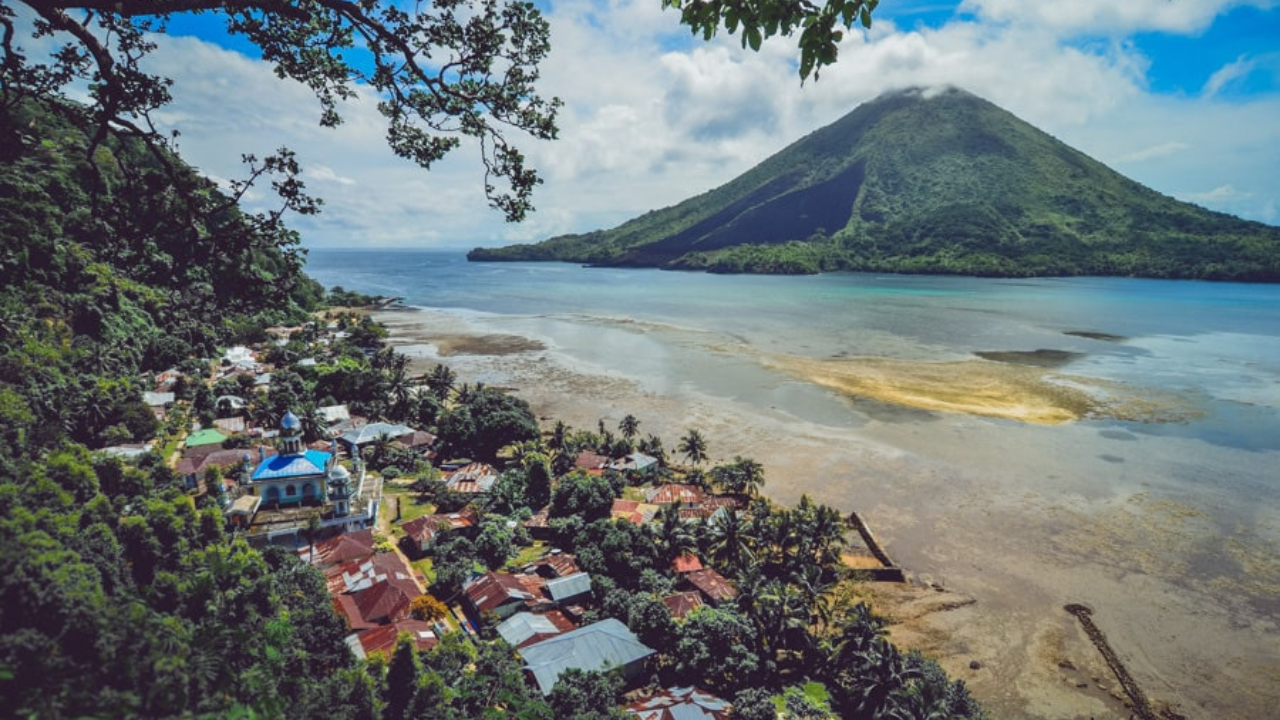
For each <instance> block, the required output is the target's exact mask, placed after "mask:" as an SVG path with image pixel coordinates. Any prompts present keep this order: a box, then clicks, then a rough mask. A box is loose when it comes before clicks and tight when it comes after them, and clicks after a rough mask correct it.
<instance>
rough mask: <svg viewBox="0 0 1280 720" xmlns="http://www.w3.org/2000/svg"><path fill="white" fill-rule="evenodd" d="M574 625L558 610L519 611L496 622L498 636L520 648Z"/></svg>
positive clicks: (571, 628) (567, 629) (564, 630)
mask: <svg viewBox="0 0 1280 720" xmlns="http://www.w3.org/2000/svg"><path fill="white" fill-rule="evenodd" d="M575 627H577V626H576V625H574V624H573V621H572V620H570V619H569V618H567V617H565V615H564V613H562V612H560V611H559V610H547V611H546V612H538V613H528V612H521V613H516V614H515V615H512V616H511V617H509V618H507V619H506V620H503V621H502V622H501V623H498V626H497V628H495V629H496V630H497V631H498V636H499V637H501V638H502V639H503V640H506V641H507V644H508V645H510V646H511V647H513V648H516V649H520V648H522V647H525V646H526V645H533V644H534V643H539V642H542V641H543V640H546V639H548V638H552V637H555V636H556V635H561V634H563V633H567V632H570V631H572V630H573V629H574V628H575Z"/></svg>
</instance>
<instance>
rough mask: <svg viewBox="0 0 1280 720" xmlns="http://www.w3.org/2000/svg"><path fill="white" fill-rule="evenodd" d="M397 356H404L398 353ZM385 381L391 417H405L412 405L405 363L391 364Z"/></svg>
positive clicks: (394, 418) (407, 415)
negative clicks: (389, 400) (389, 399)
mask: <svg viewBox="0 0 1280 720" xmlns="http://www.w3.org/2000/svg"><path fill="white" fill-rule="evenodd" d="M398 357H404V356H403V355H400V356H398ZM386 382H387V395H388V396H389V397H390V398H391V409H390V415H391V419H392V420H396V421H402V420H405V419H407V418H408V417H409V413H410V411H411V409H412V407H413V405H412V401H413V393H412V387H411V386H410V384H409V375H408V373H407V372H406V370H405V365H404V364H403V363H396V364H394V365H392V366H391V367H390V368H389V369H388V370H387V375H386Z"/></svg>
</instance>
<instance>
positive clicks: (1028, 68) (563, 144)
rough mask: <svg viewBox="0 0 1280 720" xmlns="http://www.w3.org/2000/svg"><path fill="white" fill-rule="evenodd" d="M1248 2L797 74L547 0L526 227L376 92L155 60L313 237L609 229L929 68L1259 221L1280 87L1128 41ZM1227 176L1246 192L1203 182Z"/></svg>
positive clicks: (186, 59) (781, 63) (1084, 12)
mask: <svg viewBox="0 0 1280 720" xmlns="http://www.w3.org/2000/svg"><path fill="white" fill-rule="evenodd" d="M1239 4H1242V3H1238V2H1229V1H1227V0H1211V1H1210V2H1203V3H1189V2H1184V1H1183V0H1174V1H1173V2H1167V1H1166V0H1130V2H1125V3H1118V2H1114V0H1112V1H1111V2H1095V1H1094V0H1075V1H1073V2H1069V3H1068V2H1061V1H1060V0H1055V1H1054V2H1047V1H1032V0H1018V1H1016V2H1015V1H1014V0H968V1H967V2H966V3H965V4H964V9H965V10H966V11H967V14H965V13H961V14H959V15H957V16H956V17H955V18H953V19H952V20H951V21H950V22H948V23H947V24H945V25H943V26H942V27H940V28H932V29H931V28H927V27H923V26H922V27H917V28H914V29H903V28H899V27H896V26H895V25H894V24H893V23H892V22H890V21H887V20H878V21H877V22H876V23H875V25H874V26H873V28H872V30H871V31H869V32H868V33H866V34H863V33H860V32H855V33H851V34H850V35H849V37H847V38H846V39H845V41H844V42H843V43H842V44H841V48H840V62H839V63H837V64H836V65H834V66H831V67H828V68H826V69H824V70H823V72H822V76H821V79H820V80H819V81H817V82H813V81H810V82H807V83H805V84H804V85H803V86H802V85H801V84H800V82H799V78H798V76H797V74H796V52H795V42H794V40H790V39H785V38H774V39H771V40H768V41H766V42H765V43H764V46H763V47H762V48H761V50H760V51H759V52H758V53H753V52H750V51H746V50H743V49H742V48H741V43H740V39H739V38H737V37H731V36H727V35H724V34H723V33H722V34H721V35H719V36H717V37H716V38H714V39H713V40H712V41H711V42H708V43H703V42H701V41H700V40H695V41H693V42H689V41H688V40H687V37H688V32H687V30H685V29H684V28H683V27H681V26H680V25H679V24H678V19H679V18H678V14H677V13H675V12H672V11H665V12H664V11H663V10H662V8H661V3H658V2H654V1H653V0H610V1H609V2H593V1H591V0H569V1H568V2H557V3H555V4H554V5H553V6H552V9H551V11H550V13H549V15H548V19H549V21H550V23H551V27H552V48H553V49H552V52H551V55H550V56H549V57H548V58H547V60H546V62H544V64H543V66H542V78H543V81H542V83H541V84H540V89H541V92H542V93H543V94H544V95H557V96H560V97H562V98H563V99H564V101H565V106H564V108H563V111H562V113H561V116H560V120H559V125H560V129H561V131H560V139H559V140H556V141H554V142H538V141H532V140H527V139H526V140H522V141H520V142H518V144H519V145H520V147H521V148H522V149H523V150H524V151H525V153H526V155H527V156H528V158H529V160H530V162H531V164H532V165H533V166H534V167H536V168H538V170H539V172H540V173H541V175H542V176H543V178H544V179H545V184H544V185H542V186H541V187H539V188H538V189H537V191H536V192H535V196H534V200H535V203H536V205H537V208H538V210H537V212H535V213H533V214H532V215H531V216H530V218H529V220H527V221H526V222H525V223H522V224H520V225H507V224H505V223H503V222H502V219H501V215H500V214H499V213H497V212H496V211H494V210H491V209H489V208H488V207H487V204H486V201H485V199H484V195H483V172H482V167H481V165H480V162H479V155H478V150H477V148H476V147H475V146H474V145H471V144H464V146H463V147H461V148H459V149H458V150H456V151H455V152H454V153H453V154H452V155H450V156H449V157H448V158H446V159H445V160H444V161H442V162H441V163H439V164H438V165H437V166H436V167H434V168H433V169H432V170H431V171H430V172H424V171H422V170H420V169H419V168H417V167H416V166H415V165H413V164H412V163H410V162H408V161H405V160H403V159H400V158H397V157H395V156H394V154H393V153H392V152H391V151H390V150H389V149H388V148H387V147H386V144H385V132H386V131H385V125H384V124H383V122H382V118H381V117H380V116H379V115H378V113H377V111H376V108H375V104H374V101H373V98H372V97H370V96H369V95H368V93H364V92H361V93H359V97H358V98H357V100H356V101H354V102H352V103H348V104H347V105H346V106H344V108H343V114H344V117H345V118H346V123H345V124H344V125H342V126H341V127H339V128H336V129H326V128H321V127H319V125H318V119H319V106H318V103H317V102H316V100H315V99H314V97H313V96H312V95H311V93H310V92H309V91H308V90H306V88H304V87H301V86H299V85H297V84H296V83H290V82H285V81H280V80H278V79H277V78H276V77H275V76H274V74H273V73H272V72H271V71H270V68H269V67H266V66H264V65H263V64H261V63H258V62H256V61H252V60H249V59H247V58H244V57H243V56H240V55H237V54H234V53H230V52H227V51H224V50H221V49H219V48H216V47H214V46H212V45H209V44H206V43H202V42H200V41H198V40H194V39H190V38H163V39H162V42H161V44H160V48H159V50H158V51H157V54H156V56H155V62H156V63H157V67H158V68H161V69H163V70H164V72H165V73H166V74H168V75H170V76H171V77H173V78H174V79H175V82H176V84H175V86H174V88H173V95H174V98H175V102H174V104H173V105H172V106H170V107H169V108H167V109H166V111H165V114H164V119H165V120H166V121H168V122H170V123H173V124H175V125H177V126H178V127H180V128H181V130H182V137H181V143H182V147H181V149H182V152H183V154H184V156H185V157H186V158H187V159H188V160H189V161H190V162H192V163H193V164H195V165H197V166H199V167H201V168H202V169H204V170H205V171H207V172H210V173H212V174H214V175H216V176H219V177H223V178H229V177H242V176H243V175H244V170H243V167H242V166H241V165H240V163H239V155H240V153H242V152H251V153H255V154H257V155H258V156H262V155H265V154H268V153H270V152H272V151H273V150H274V149H276V148H277V147H279V146H281V145H286V144H287V145H289V146H290V147H292V148H293V149H294V150H295V151H296V152H297V153H298V159H299V161H300V162H301V163H302V164H303V166H304V167H305V168H307V172H306V174H305V176H304V178H305V179H307V180H308V183H309V189H310V190H311V191H312V192H314V193H316V194H318V195H320V196H322V197H323V198H324V200H325V202H326V204H325V207H324V212H323V213H322V214H321V215H320V216H318V217H315V218H298V219H296V220H295V221H294V223H293V224H294V225H295V226H296V227H297V228H298V229H299V231H300V232H301V233H302V234H303V237H304V241H305V242H306V243H307V244H309V245H361V244H384V245H395V244H399V245H436V246H450V247H457V246H470V245H476V244H485V245H497V244H505V243H509V242H517V241H536V240H541V239H543V238H546V237H549V236H552V235H557V234H562V233H565V232H585V231H589V230H593V229H597V228H603V227H612V226H614V225H616V224H618V223H621V222H623V221H625V220H627V219H630V218H632V217H635V216H636V215H639V214H641V213H643V212H645V211H647V210H651V209H657V208H661V207H665V206H668V205H672V204H674V203H677V202H679V201H681V200H683V199H685V198H688V197H691V196H693V195H696V194H698V193H701V192H705V191H707V190H710V189H712V188H714V187H716V186H718V185H720V184H723V183H725V182H727V181H729V180H731V179H732V178H734V177H735V176H737V175H738V174H740V173H742V172H744V171H746V170H748V169H750V168H751V167H752V166H754V165H755V164H757V163H759V162H760V161H761V160H763V159H764V158H766V157H768V156H769V155H771V154H772V153H774V152H777V151H778V150H780V149H782V148H783V147H785V146H786V145H787V144H789V143H791V142H793V141H795V140H797V139H799V138H800V137H802V136H804V135H805V134H807V133H809V132H812V131H813V130H815V129H817V128H819V127H821V126H823V125H825V124H828V123H831V122H833V121H835V120H837V119H838V118H840V117H841V116H843V115H844V114H846V113H848V112H849V111H851V110H853V109H854V108H855V107H856V106H857V105H858V104H859V103H861V102H865V101H867V100H870V99H872V98H874V97H876V96H877V95H879V94H880V93H882V92H884V91H887V90H891V89H897V88H902V87H906V86H939V85H955V86H958V87H962V88H965V89H967V90H970V91H972V92H974V93H976V94H978V95H981V96H983V97H986V98H987V99H989V100H991V101H992V102H995V103H996V104H998V105H1000V106H1002V107H1004V108H1006V109H1008V110H1010V111H1012V112H1014V113H1015V114H1017V115H1018V116H1020V117H1022V118H1023V119H1025V120H1027V121H1029V122H1031V123H1033V124H1035V125H1037V126H1039V127H1041V128H1043V129H1044V130H1046V131H1047V132H1049V133H1051V134H1053V135H1055V136H1056V137H1058V138H1059V139H1061V140H1063V141H1064V142H1067V143H1068V144H1071V145H1073V146H1075V147H1077V148H1079V149H1081V150H1082V151H1084V152H1086V153H1089V154H1091V155H1093V156H1094V157H1096V158H1098V159H1099V160H1101V161H1102V162H1104V163H1107V164H1109V165H1112V166H1113V167H1114V166H1118V165H1124V169H1125V171H1126V173H1128V174H1130V175H1131V176H1132V177H1134V178H1135V179H1137V180H1138V181H1139V182H1142V183H1144V184H1147V185H1149V186H1151V187H1153V188H1155V189H1157V190H1159V191H1161V192H1164V193H1166V194H1170V195H1174V196H1175V197H1179V198H1182V199H1187V200H1192V201H1195V202H1201V203H1202V204H1205V205H1208V206H1210V207H1213V208H1215V209H1220V210H1226V211H1229V212H1234V213H1238V214H1241V215H1243V216H1246V217H1252V218H1256V219H1264V220H1265V219H1268V217H1270V218H1274V215H1275V206H1276V202H1277V200H1280V170H1278V169H1277V168H1280V156H1278V155H1280V123H1276V122H1275V118H1277V117H1280V98H1275V97H1263V98H1254V99H1249V98H1244V99H1242V98H1239V97H1236V98H1234V99H1233V101H1231V102H1226V101H1224V100H1222V99H1221V98H1219V97H1217V95H1216V90H1217V89H1219V88H1222V87H1224V86H1226V85H1227V84H1228V82H1229V81H1230V80H1231V77H1230V73H1229V71H1228V70H1227V69H1226V68H1223V69H1222V70H1220V74H1221V81H1220V82H1219V83H1218V84H1217V85H1215V86H1213V87H1212V88H1211V87H1210V85H1209V84H1206V90H1209V89H1213V90H1214V91H1215V92H1206V94H1205V95H1203V96H1200V97H1180V96H1162V95H1157V94H1154V93H1152V92H1151V91H1150V90H1149V89H1148V88H1147V83H1146V79H1145V78H1146V74H1147V71H1148V69H1149V65H1150V62H1151V60H1150V58H1147V57H1145V56H1143V55H1142V54H1141V53H1139V52H1138V51H1137V50H1135V49H1134V47H1132V46H1131V45H1129V44H1128V43H1127V42H1126V41H1125V37H1126V35H1127V34H1128V33H1131V32H1133V31H1137V30H1144V31H1153V30H1168V31H1176V32H1197V31H1199V30H1203V29H1204V28H1205V27H1207V26H1208V23H1209V22H1211V21H1212V19H1213V17H1214V16H1215V14H1216V13H1221V12H1223V11H1224V10H1225V9H1229V8H1230V7H1233V6H1236V5H1239ZM1244 4H1267V3H1244ZM1270 4H1274V3H1270ZM1166 6H1169V7H1166ZM1175 6H1176V7H1175ZM1084 31H1089V32H1094V31H1098V32H1097V34H1098V35H1101V36H1103V37H1109V38H1111V39H1108V40H1104V41H1100V42H1090V43H1088V44H1087V46H1084V47H1081V46H1080V45H1079V44H1078V43H1074V42H1073V40H1072V38H1073V37H1075V36H1076V35H1078V34H1080V33H1082V32H1084ZM1101 31H1105V32H1101ZM1213 82H1214V81H1213V80H1211V81H1210V83H1213ZM1228 128H1229V129H1230V130H1229V131H1226V129H1228ZM1220 187H1231V188H1233V189H1235V190H1236V194H1235V195H1232V196H1226V195H1213V194H1211V193H1209V191H1208V190H1206V188H1220ZM267 200H268V199H267V198H256V199H255V201H254V202H255V203H263V202H266V201H267ZM1268 208H1270V210H1268ZM1268 212H1269V213H1270V215H1268Z"/></svg>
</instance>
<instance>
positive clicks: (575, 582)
mask: <svg viewBox="0 0 1280 720" xmlns="http://www.w3.org/2000/svg"><path fill="white" fill-rule="evenodd" d="M589 592H591V575H590V574H589V573H584V572H580V573H574V574H573V575H568V576H566V577H562V578H556V579H555V580H548V581H547V593H548V594H550V595H551V599H552V600H555V601H556V602H560V601H561V600H564V599H565V598H571V597H574V596H577V595H582V594H584V593H589Z"/></svg>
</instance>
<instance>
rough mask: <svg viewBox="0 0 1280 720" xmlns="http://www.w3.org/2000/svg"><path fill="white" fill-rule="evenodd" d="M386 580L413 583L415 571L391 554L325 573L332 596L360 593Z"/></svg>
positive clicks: (349, 564)
mask: <svg viewBox="0 0 1280 720" xmlns="http://www.w3.org/2000/svg"><path fill="white" fill-rule="evenodd" d="M384 580H407V581H409V582H413V569H412V568H410V567H409V566H408V565H406V564H405V561H404V560H403V559H401V557H400V556H399V555H397V554H395V553H393V552H389V553H377V554H374V555H371V556H370V557H367V558H362V559H360V560H353V561H351V562H347V563H343V564H341V565H337V566H334V567H330V568H329V569H328V570H327V571H326V572H325V582H326V584H327V585H328V587H329V593H330V594H331V595H341V594H342V593H349V592H359V591H360V590H364V589H365V588H368V587H373V586H374V585H375V584H377V583H380V582H382V581H384Z"/></svg>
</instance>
